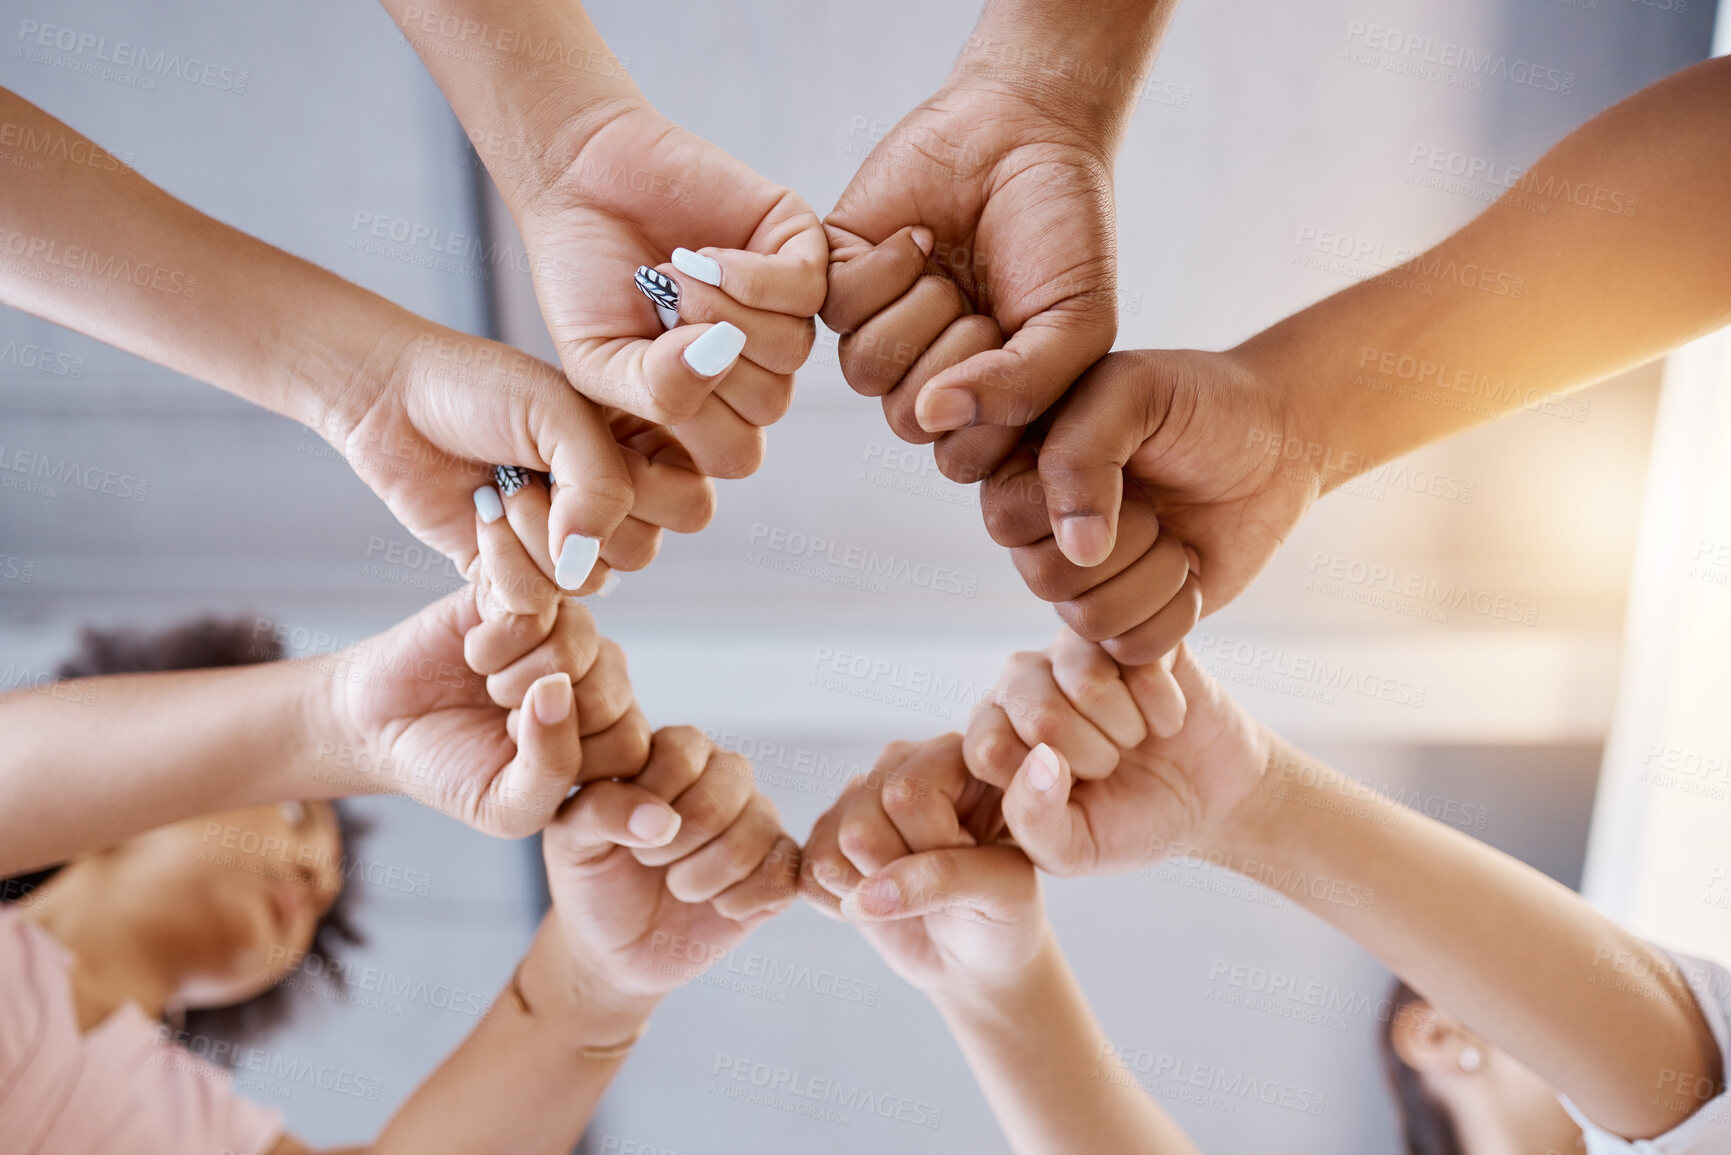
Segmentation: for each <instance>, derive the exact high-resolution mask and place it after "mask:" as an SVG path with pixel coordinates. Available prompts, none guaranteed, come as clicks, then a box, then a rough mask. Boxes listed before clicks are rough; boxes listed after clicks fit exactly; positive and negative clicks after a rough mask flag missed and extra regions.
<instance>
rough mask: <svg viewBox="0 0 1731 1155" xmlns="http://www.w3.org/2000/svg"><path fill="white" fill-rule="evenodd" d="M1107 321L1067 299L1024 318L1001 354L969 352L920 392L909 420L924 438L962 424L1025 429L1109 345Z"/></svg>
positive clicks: (1113, 326) (1111, 329)
mask: <svg viewBox="0 0 1731 1155" xmlns="http://www.w3.org/2000/svg"><path fill="white" fill-rule="evenodd" d="M1116 331H1117V322H1116V318H1115V317H1114V316H1104V317H1102V316H1100V315H1098V314H1097V310H1093V309H1090V308H1087V307H1085V306H1084V305H1083V304H1082V303H1081V302H1077V301H1072V302H1065V303H1063V304H1060V305H1056V306H1054V307H1052V308H1050V309H1047V310H1046V311H1045V312H1043V313H1039V314H1037V315H1035V316H1033V317H1031V318H1029V319H1028V321H1027V323H1026V324H1024V325H1022V326H1021V328H1019V329H1017V330H1016V332H1015V333H1014V334H1013V335H1011V337H1010V339H1009V340H1008V341H1006V342H1005V343H1004V347H1003V348H1002V349H990V350H987V351H985V352H982V353H976V354H974V355H973V356H972V357H969V358H968V359H967V360H966V361H963V362H962V363H961V364H959V365H952V366H950V367H949V368H948V369H945V370H944V371H942V372H941V373H938V374H937V375H936V376H934V377H933V378H932V379H931V380H929V381H927V382H926V383H925V385H924V386H922V387H921V389H920V395H919V399H918V401H917V402H916V403H915V405H914V417H915V419H916V420H917V421H918V422H919V424H920V428H922V429H924V430H925V431H926V432H927V433H943V432H946V431H948V430H951V429H961V428H963V427H964V426H968V425H1005V426H1011V427H1020V426H1023V425H1028V424H1031V423H1032V422H1033V421H1034V419H1035V418H1037V417H1039V416H1040V414H1042V413H1044V412H1045V411H1046V408H1047V407H1048V406H1049V405H1051V404H1052V403H1053V402H1054V401H1056V400H1057V399H1058V398H1060V397H1062V396H1063V395H1064V391H1065V390H1066V389H1067V388H1069V386H1070V384H1071V382H1073V381H1075V380H1076V378H1077V377H1080V376H1081V375H1082V373H1083V371H1084V370H1086V369H1087V368H1088V366H1089V365H1091V364H1093V363H1094V360H1095V359H1096V358H1098V357H1099V356H1100V355H1101V354H1102V353H1104V352H1106V350H1108V349H1110V348H1111V347H1112V337H1113V335H1114V334H1115V333H1116Z"/></svg>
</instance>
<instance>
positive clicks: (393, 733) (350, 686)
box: [307, 513, 649, 838]
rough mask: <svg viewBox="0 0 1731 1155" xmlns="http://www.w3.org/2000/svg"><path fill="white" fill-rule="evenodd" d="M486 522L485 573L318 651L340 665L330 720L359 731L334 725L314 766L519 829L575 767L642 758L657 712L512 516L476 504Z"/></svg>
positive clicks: (533, 822)
mask: <svg viewBox="0 0 1731 1155" xmlns="http://www.w3.org/2000/svg"><path fill="white" fill-rule="evenodd" d="M471 516H472V517H474V516H475V515H474V514H473V513H472V514H471ZM475 531H476V534H477V537H478V539H479V542H480V549H481V558H482V564H481V565H479V566H477V567H476V568H477V571H478V577H479V579H480V581H479V583H478V584H475V585H469V586H465V587H464V588H463V589H461V590H458V591H457V592H456V593H453V594H451V595H450V596H448V597H446V598H444V599H442V600H440V601H437V602H435V603H433V604H432V605H430V606H428V607H427V608H426V609H424V610H422V611H421V612H420V613H418V614H416V615H415V616H414V617H412V618H409V619H408V620H407V621H404V622H402V623H399V624H398V625H396V626H394V627H393V628H391V629H389V630H387V631H385V632H384V633H383V634H381V635H379V636H378V637H375V638H370V639H368V640H367V641H364V642H361V643H360V644H359V645H356V646H352V647H350V648H349V649H347V650H344V651H341V652H339V653H337V654H334V655H331V656H330V657H328V658H319V659H311V660H310V661H309V662H308V663H307V665H308V667H309V669H310V671H311V672H312V673H313V674H314V675H315V676H319V675H323V676H325V677H327V678H328V679H329V681H328V684H327V687H328V688H327V692H326V694H325V701H326V703H327V707H326V708H327V709H328V711H329V714H330V716H331V717H332V718H333V719H335V723H334V725H333V726H332V727H331V728H330V732H331V733H334V734H336V735H342V736H343V740H341V741H339V740H335V739H325V740H321V741H320V743H319V746H318V752H317V754H316V756H315V760H316V761H317V762H318V763H319V765H317V766H315V767H314V769H313V771H312V773H313V774H314V775H315V776H317V777H319V778H320V779H323V780H324V782H325V784H326V785H327V786H328V785H329V784H331V783H335V784H337V785H338V786H339V787H341V788H342V791H346V792H359V793H368V792H385V791H394V792H400V793H404V794H407V795H408V796H409V797H411V798H414V799H415V800H417V801H419V802H421V803H423V804H425V805H427V806H431V807H432V808H434V809H436V810H439V811H442V812H443V813H445V814H448V815H450V816H451V817H453V818H457V819H459V820H460V821H462V822H465V823H467V824H469V825H470V826H473V827H475V828H476V829H478V830H481V831H484V832H485V833H488V834H494V835H498V836H502V837H507V838H516V837H522V836H523V835H527V834H532V833H534V832H535V831H537V830H539V829H541V827H543V826H545V825H546V824H547V822H548V821H550V820H551V819H552V817H553V814H554V812H555V811H556V810H557V809H558V807H559V805H560V803H561V802H563V801H564V799H565V796H566V794H567V793H568V792H569V791H570V788H571V786H572V785H573V784H574V783H576V782H581V781H588V780H591V779H594V778H597V777H609V776H612V775H617V774H630V773H635V772H636V770H637V769H638V768H640V767H641V766H642V765H643V763H644V760H645V759H646V758H647V757H648V752H649V725H648V723H647V722H646V721H645V720H644V717H643V713H642V711H641V710H639V709H638V708H637V705H636V702H635V699H634V698H633V695H632V692H631V683H630V681H629V679H628V677H627V675H626V666H625V655H624V653H623V652H622V651H621V650H620V649H619V647H618V646H617V645H615V644H614V643H612V642H610V641H608V640H606V639H604V638H602V637H600V636H599V635H598V634H597V633H596V631H595V621H594V619H593V618H591V617H590V616H589V613H588V611H587V610H585V609H584V608H583V607H582V606H581V605H579V604H577V603H576V602H573V601H570V600H567V599H564V598H562V597H560V596H559V594H558V591H557V590H556V589H555V588H554V586H553V585H552V583H550V582H548V581H546V580H545V579H544V578H543V577H541V575H540V573H539V571H538V569H537V568H536V566H535V564H534V562H533V560H532V559H531V557H530V555H529V552H528V550H527V549H526V548H525V547H524V546H523V545H522V543H521V542H519V541H518V539H517V537H516V534H515V533H514V531H513V530H512V528H511V526H510V524H509V523H508V522H507V521H506V520H505V519H504V518H497V519H495V520H493V521H491V522H489V521H486V520H484V519H482V518H479V517H476V527H475ZM481 675H486V676H485V678H484V679H483V677H482V676H481Z"/></svg>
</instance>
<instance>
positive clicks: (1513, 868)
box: [1214, 740, 1723, 1138]
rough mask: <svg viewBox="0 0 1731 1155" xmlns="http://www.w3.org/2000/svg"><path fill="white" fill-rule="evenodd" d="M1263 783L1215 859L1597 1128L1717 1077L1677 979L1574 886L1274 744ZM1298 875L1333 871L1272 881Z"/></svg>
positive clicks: (1651, 1126)
mask: <svg viewBox="0 0 1731 1155" xmlns="http://www.w3.org/2000/svg"><path fill="white" fill-rule="evenodd" d="M1264 783H1265V784H1264V788H1263V789H1261V790H1259V791H1258V792H1257V793H1256V794H1254V795H1252V796H1251V798H1250V799H1249V800H1248V801H1247V803H1246V804H1245V805H1243V806H1242V807H1240V808H1239V811H1238V813H1236V814H1235V815H1234V817H1233V820H1232V821H1231V822H1230V823H1229V824H1228V826H1227V827H1226V829H1224V830H1223V831H1222V832H1221V835H1220V837H1219V838H1218V840H1217V841H1216V842H1215V843H1214V847H1215V848H1216V849H1218V850H1219V851H1220V852H1221V853H1222V854H1223V855H1224V856H1225V864H1226V865H1228V866H1229V867H1231V868H1232V869H1234V870H1237V871H1238V872H1239V873H1241V874H1244V875H1245V876H1246V877H1248V878H1250V879H1252V880H1254V881H1256V882H1260V883H1262V884H1263V885H1265V886H1267V885H1270V884H1271V883H1272V884H1273V885H1274V887H1275V888H1276V889H1278V890H1280V892H1281V893H1282V894H1284V895H1285V896H1286V897H1288V898H1290V899H1291V900H1292V901H1294V902H1296V903H1298V904H1299V905H1301V906H1303V907H1305V908H1306V909H1307V910H1309V911H1310V912H1311V913H1313V914H1315V915H1316V916H1317V917H1319V918H1321V919H1322V920H1323V921H1325V922H1327V923H1329V924H1331V925H1332V926H1334V927H1336V928H1338V929H1339V930H1341V931H1343V932H1344V933H1346V934H1348V935H1350V936H1351V937H1352V938H1353V939H1355V940H1356V941H1357V942H1358V943H1359V944H1360V945H1361V946H1363V947H1364V948H1365V949H1366V950H1369V951H1370V952H1371V953H1372V954H1374V955H1376V956H1377V957H1378V958H1379V959H1381V960H1382V961H1383V962H1384V963H1385V964H1386V965H1387V966H1388V968H1389V969H1390V970H1392V971H1394V972H1395V973H1396V974H1398V975H1400V976H1401V977H1402V978H1404V979H1405V980H1406V981H1407V982H1408V983H1410V984H1411V985H1412V986H1413V987H1414V989H1416V990H1419V991H1420V992H1422V993H1423V994H1424V996H1425V997H1426V998H1427V999H1429V1000H1430V1001H1432V1002H1433V1003H1434V1004H1435V1005H1437V1006H1439V1007H1443V1008H1446V1009H1447V1010H1448V1012H1449V1013H1450V1014H1452V1015H1454V1016H1455V1017H1457V1018H1459V1019H1460V1020H1461V1021H1462V1022H1463V1023H1465V1024H1466V1025H1467V1026H1468V1027H1470V1028H1471V1029H1472V1030H1473V1031H1474V1033H1476V1034H1478V1035H1480V1036H1481V1037H1483V1038H1485V1039H1488V1040H1490V1041H1491V1042H1493V1043H1494V1044H1496V1045H1497V1046H1499V1047H1501V1048H1502V1049H1504V1050H1506V1051H1508V1052H1509V1053H1510V1054H1511V1055H1513V1056H1514V1057H1515V1058H1516V1059H1518V1060H1519V1061H1520V1062H1522V1063H1524V1064H1525V1065H1527V1066H1528V1067H1531V1068H1532V1069H1533V1070H1534V1071H1535V1072H1537V1073H1538V1074H1539V1075H1540V1076H1541V1077H1542V1078H1544V1079H1545V1080H1546V1081H1547V1082H1548V1083H1550V1084H1551V1086H1553V1087H1555V1088H1556V1089H1557V1090H1558V1091H1559V1092H1561V1093H1562V1094H1565V1095H1567V1096H1568V1097H1569V1098H1570V1100H1572V1101H1573V1102H1574V1103H1576V1104H1577V1105H1578V1106H1579V1107H1581V1109H1582V1110H1583V1112H1584V1113H1585V1114H1586V1115H1587V1117H1588V1118H1590V1119H1592V1120H1593V1121H1594V1122H1595V1123H1597V1124H1599V1125H1600V1126H1601V1127H1603V1128H1605V1129H1606V1130H1608V1131H1611V1132H1613V1133H1615V1134H1618V1135H1622V1136H1624V1137H1627V1138H1650V1137H1652V1136H1655V1135H1659V1134H1662V1133H1664V1132H1666V1131H1669V1130H1670V1129H1672V1128H1673V1127H1675V1126H1677V1125H1678V1124H1680V1123H1682V1122H1683V1121H1684V1120H1685V1119H1686V1118H1688V1116H1689V1115H1690V1114H1691V1113H1692V1112H1693V1110H1694V1108H1695V1107H1697V1106H1699V1103H1698V1102H1696V1101H1693V1100H1690V1099H1688V1098H1686V1097H1678V1096H1668V1095H1656V1094H1655V1093H1654V1090H1653V1089H1654V1088H1655V1087H1659V1086H1663V1085H1664V1084H1663V1083H1662V1082H1661V1079H1660V1075H1661V1072H1664V1071H1671V1072H1679V1071H1680V1072H1685V1073H1686V1074H1687V1075H1688V1076H1691V1080H1690V1081H1691V1082H1693V1081H1694V1079H1696V1078H1699V1079H1705V1080H1708V1081H1709V1082H1711V1083H1713V1084H1717V1083H1718V1082H1719V1080H1720V1079H1721V1078H1722V1077H1723V1072H1722V1071H1721V1070H1720V1056H1719V1049H1718V1047H1717V1045H1716V1044H1715V1042H1714V1040H1713V1036H1712V1034H1711V1032H1710V1031H1709V1029H1708V1026H1707V1023H1706V1022H1705V1021H1704V1019H1703V1018H1702V1015H1701V1012H1700V1011H1699V1009H1697V1007H1696V1005H1695V999H1694V996H1693V995H1692V994H1691V993H1690V991H1689V988H1688V985H1687V983H1686V982H1685V980H1684V978H1683V976H1682V975H1681V974H1679V973H1678V972H1677V970H1676V968H1675V967H1673V966H1672V965H1671V964H1670V963H1669V962H1668V961H1667V960H1666V958H1665V956H1664V955H1663V954H1661V953H1660V952H1659V951H1658V950H1656V949H1655V948H1654V947H1652V946H1650V945H1649V944H1648V943H1646V942H1644V941H1642V940H1641V939H1640V938H1638V937H1636V936H1635V935H1633V934H1630V933H1629V932H1628V931H1626V930H1624V929H1623V928H1622V927H1620V926H1618V925H1617V924H1616V923H1615V922H1612V921H1611V920H1610V919H1609V918H1606V917H1605V916H1604V915H1602V914H1600V913H1599V912H1598V911H1597V910H1594V909H1593V908H1592V907H1591V906H1589V905H1588V904H1587V903H1586V902H1585V901H1584V900H1583V899H1582V898H1581V897H1580V896H1579V895H1577V894H1576V893H1574V892H1573V891H1571V890H1569V889H1568V888H1567V887H1564V886H1562V885H1560V884H1558V883H1556V882H1554V881H1552V880H1551V879H1549V878H1547V877H1545V876H1544V875H1542V874H1540V873H1539V872H1538V871H1536V870H1534V869H1533V868H1531V867H1530V866H1527V865H1526V864H1524V863H1522V862H1519V861H1517V860H1515V859H1513V858H1510V857H1509V856H1508V855H1506V854H1503V853H1502V852H1500V851H1497V850H1493V849H1491V848H1490V847H1488V846H1486V845H1485V844H1484V843H1482V842H1479V841H1478V840H1476V839H1474V838H1472V837H1470V836H1468V835H1466V834H1463V833H1461V832H1460V831H1458V830H1455V829H1454V828H1452V827H1450V826H1448V825H1446V824H1444V823H1441V822H1438V821H1436V820H1434V819H1431V818H1428V817H1426V816H1424V815H1422V814H1417V813H1415V812H1413V811H1411V810H1408V809H1406V808H1405V807H1403V806H1398V805H1396V804H1395V803H1393V802H1391V801H1389V800H1388V799H1387V798H1385V797H1383V796H1382V795H1381V794H1380V793H1379V792H1377V791H1376V790H1374V789H1371V788H1369V787H1366V786H1364V785H1362V784H1361V783H1358V782H1355V781H1353V780H1352V779H1350V778H1347V777H1345V776H1344V775H1342V774H1340V773H1339V772H1338V771H1334V770H1330V769H1329V768H1328V767H1327V766H1325V765H1323V764H1321V763H1319V762H1317V761H1316V760H1315V759H1312V758H1310V757H1309V756H1308V755H1306V754H1303V753H1302V752H1300V751H1298V750H1295V749H1293V748H1292V747H1290V746H1287V745H1286V744H1285V743H1282V742H1279V741H1278V740H1277V741H1276V742H1275V746H1274V751H1273V754H1272V756H1271V757H1270V759H1269V763H1268V770H1267V773H1266V776H1265V779H1264ZM1295 877H1304V878H1311V879H1325V880H1327V883H1328V885H1327V886H1324V887H1320V888H1305V887H1296V886H1287V885H1282V884H1281V882H1280V880H1284V879H1291V878H1295ZM1439 880H1446V884H1440V885H1439ZM1318 890H1319V891H1320V894H1321V896H1320V897H1318V894H1317V893H1316V891H1318ZM1341 896H1348V897H1344V898H1342V897H1341ZM1335 898H1340V901H1331V899H1335ZM1613 964H1616V969H1615V970H1613ZM1623 964H1628V965H1626V966H1625V965H1623ZM1607 986H1609V987H1610V988H1611V989H1604V988H1606V987H1607Z"/></svg>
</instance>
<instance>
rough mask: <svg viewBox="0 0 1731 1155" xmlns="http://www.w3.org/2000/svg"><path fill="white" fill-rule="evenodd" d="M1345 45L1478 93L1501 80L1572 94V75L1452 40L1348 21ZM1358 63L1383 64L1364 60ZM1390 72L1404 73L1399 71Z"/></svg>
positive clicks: (1562, 93)
mask: <svg viewBox="0 0 1731 1155" xmlns="http://www.w3.org/2000/svg"><path fill="white" fill-rule="evenodd" d="M1346 42H1347V44H1348V45H1349V46H1350V47H1359V48H1363V49H1367V50H1369V51H1370V52H1373V53H1385V54H1386V55H1387V57H1388V58H1389V59H1390V60H1391V61H1397V62H1402V63H1407V64H1416V65H1429V66H1431V67H1433V68H1436V69H1439V70H1443V71H1444V72H1446V73H1453V74H1456V75H1457V76H1459V77H1461V78H1464V79H1472V80H1476V81H1479V82H1480V84H1479V86H1478V87H1479V90H1481V91H1482V82H1483V81H1485V80H1503V81H1507V82H1509V83H1510V84H1518V85H1522V86H1525V87H1528V88H1536V89H1538V90H1540V91H1541V92H1555V93H1558V94H1559V95H1562V96H1570V95H1572V94H1573V93H1574V91H1575V74H1574V73H1573V72H1567V71H1564V70H1563V69H1560V68H1548V67H1545V66H1543V65H1539V64H1534V63H1533V62H1531V61H1529V60H1519V59H1511V58H1510V57H1509V56H1508V55H1507V54H1506V53H1500V52H1488V51H1485V52H1481V51H1476V50H1474V49H1472V48H1469V47H1467V46H1466V45H1464V44H1459V43H1457V42H1455V41H1453V40H1438V39H1437V38H1436V37H1434V36H1423V35H1419V34H1417V33H1412V32H1403V31H1401V30H1400V29H1398V28H1386V27H1384V26H1383V25H1380V24H1367V23H1365V22H1364V21H1362V20H1349V21H1347V25H1346ZM1361 63H1367V64H1374V63H1382V62H1379V61H1376V60H1364V61H1361ZM1385 66H1386V65H1385ZM1391 70H1392V71H1404V70H1403V69H1399V68H1395V69H1391ZM1445 78H1446V77H1439V79H1445Z"/></svg>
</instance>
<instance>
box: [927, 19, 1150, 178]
mask: <svg viewBox="0 0 1731 1155" xmlns="http://www.w3.org/2000/svg"><path fill="white" fill-rule="evenodd" d="M1172 8H1173V5H1171V4H1169V3H1163V2H1160V0H1097V2H1096V3H1094V4H1091V5H1090V6H1089V7H1088V9H1087V13H1088V15H1087V16H1086V17H1083V16H1081V15H1080V10H1078V9H1077V8H1076V6H1075V5H1073V4H1068V3H1058V2H1055V0H992V2H991V3H988V4H987V5H986V9H985V11H984V12H982V13H981V15H980V19H979V22H978V24H976V25H975V27H974V31H973V33H972V34H971V35H970V36H969V37H968V42H967V44H966V45H965V46H964V47H963V49H962V52H961V54H960V56H958V57H957V59H956V64H955V67H954V68H953V69H952V70H951V72H950V80H949V85H950V86H951V87H955V88H966V87H991V88H994V89H997V90H999V91H1002V92H1004V93H1006V94H1008V95H1012V96H1014V97H1016V98H1017V99H1019V100H1020V101H1022V102H1023V103H1025V104H1026V105H1028V106H1029V107H1030V108H1032V109H1034V110H1035V111H1037V112H1038V113H1039V114H1041V115H1042V116H1044V117H1045V118H1047V119H1048V120H1050V121H1052V122H1053V123H1054V124H1058V125H1062V126H1064V127H1065V128H1067V129H1068V130H1069V131H1070V132H1071V133H1073V134H1074V136H1075V138H1076V141H1077V143H1082V144H1084V145H1087V146H1091V147H1092V148H1093V149H1094V150H1095V151H1097V152H1098V154H1099V155H1100V156H1101V157H1102V158H1103V159H1104V160H1105V161H1106V162H1107V165H1108V167H1110V164H1111V159H1112V157H1113V156H1114V155H1115V154H1116V153H1117V151H1118V146H1119V144H1120V143H1122V140H1123V135H1124V131H1125V129H1126V128H1127V127H1128V125H1129V122H1130V117H1131V115H1132V113H1133V112H1134V111H1135V107H1136V103H1137V101H1138V100H1139V99H1140V98H1141V94H1142V90H1143V87H1144V85H1146V83H1147V80H1148V73H1149V71H1150V70H1151V69H1152V67H1153V62H1154V54H1155V52H1156V51H1157V50H1158V48H1159V43H1160V38H1161V36H1162V35H1163V34H1164V32H1165V28H1166V23H1167V21H1168V20H1169V19H1170V16H1171V12H1172Z"/></svg>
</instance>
